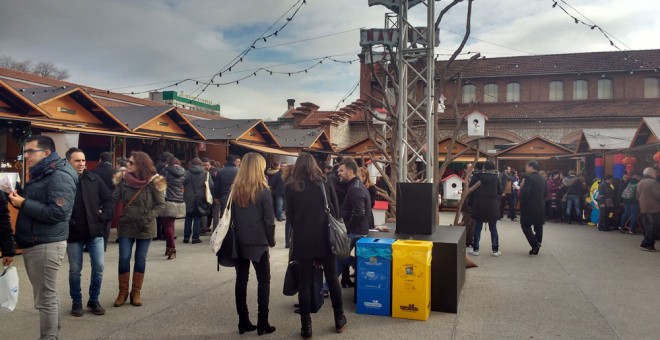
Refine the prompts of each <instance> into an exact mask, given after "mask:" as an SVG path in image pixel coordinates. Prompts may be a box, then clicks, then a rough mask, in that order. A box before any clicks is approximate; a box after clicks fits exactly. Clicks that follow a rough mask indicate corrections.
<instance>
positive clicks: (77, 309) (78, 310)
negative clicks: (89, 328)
mask: <svg viewBox="0 0 660 340" xmlns="http://www.w3.org/2000/svg"><path fill="white" fill-rule="evenodd" d="M71 315H73V316H76V317H81V316H83V309H82V303H74V304H73V305H71Z"/></svg>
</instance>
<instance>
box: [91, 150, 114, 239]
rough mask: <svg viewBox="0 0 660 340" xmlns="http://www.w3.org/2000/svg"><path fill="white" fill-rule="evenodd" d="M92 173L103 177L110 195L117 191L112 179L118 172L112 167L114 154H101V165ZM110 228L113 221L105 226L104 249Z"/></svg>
mask: <svg viewBox="0 0 660 340" xmlns="http://www.w3.org/2000/svg"><path fill="white" fill-rule="evenodd" d="M92 172H93V173H95V174H96V175H98V176H99V177H101V179H102V180H103V183H105V186H106V187H108V190H109V191H110V195H112V192H113V191H115V184H114V183H113V182H112V177H113V176H114V175H115V173H116V172H117V170H116V169H115V168H114V167H113V166H112V154H111V153H109V152H101V154H100V155H99V164H98V165H97V166H96V168H95V169H94V170H92ZM110 227H112V220H110V221H108V222H107V223H106V224H105V230H104V232H103V249H107V248H108V237H110Z"/></svg>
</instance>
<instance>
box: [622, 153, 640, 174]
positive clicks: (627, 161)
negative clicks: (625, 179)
mask: <svg viewBox="0 0 660 340" xmlns="http://www.w3.org/2000/svg"><path fill="white" fill-rule="evenodd" d="M621 163H622V164H623V165H625V166H626V175H628V176H631V175H632V173H633V171H634V170H635V163H637V158H635V157H632V156H626V157H624V158H623V160H622V161H621Z"/></svg>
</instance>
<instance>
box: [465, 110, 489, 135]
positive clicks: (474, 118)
mask: <svg viewBox="0 0 660 340" xmlns="http://www.w3.org/2000/svg"><path fill="white" fill-rule="evenodd" d="M465 120H466V121H467V134H468V136H479V137H483V136H484V132H485V131H486V121H487V120H488V117H486V115H484V114H483V113H481V112H479V111H474V112H472V113H470V114H469V115H468V116H467V117H465Z"/></svg>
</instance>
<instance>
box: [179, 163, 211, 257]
mask: <svg viewBox="0 0 660 340" xmlns="http://www.w3.org/2000/svg"><path fill="white" fill-rule="evenodd" d="M190 164H191V165H190V168H189V169H188V171H186V174H185V175H184V180H183V185H184V190H183V200H184V202H186V220H185V223H184V226H183V243H188V242H189V240H190V236H191V228H192V243H193V244H195V243H202V240H200V239H199V236H200V233H201V229H202V216H207V215H208V214H209V211H210V207H211V205H210V204H209V203H208V202H207V201H206V184H205V183H206V181H207V180H208V182H209V188H210V189H211V192H213V180H212V179H211V177H210V175H208V172H206V170H204V168H203V167H202V160H201V159H199V158H194V159H193V160H192V161H191V162H190Z"/></svg>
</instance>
